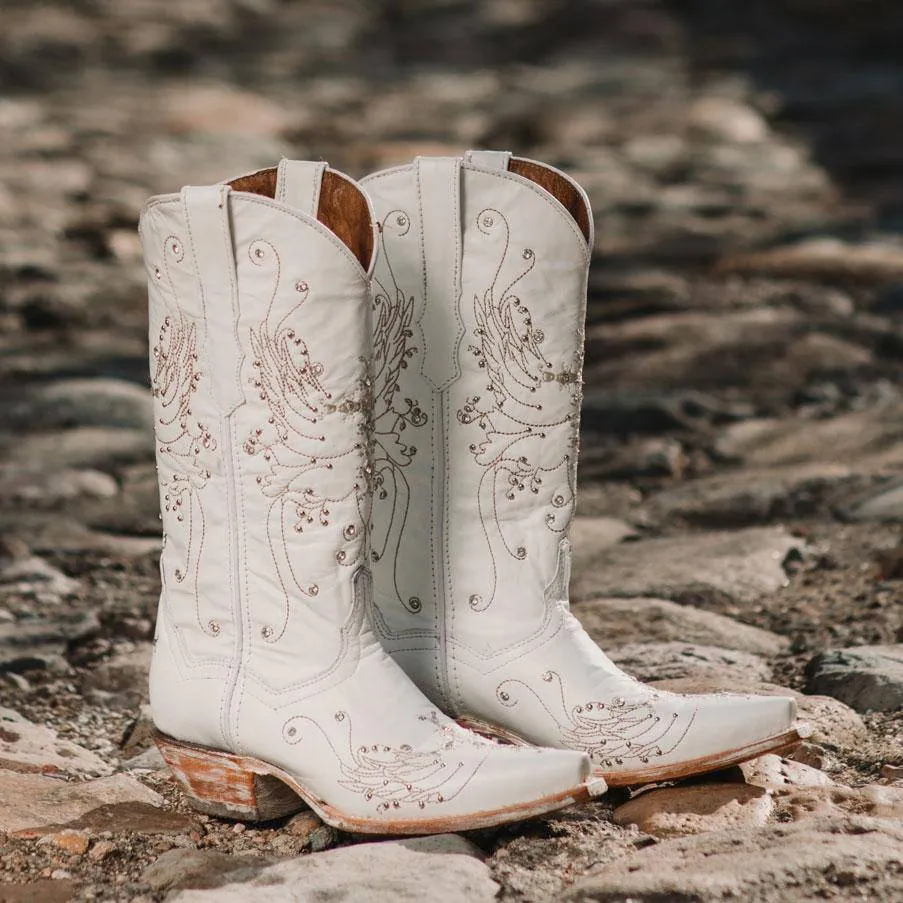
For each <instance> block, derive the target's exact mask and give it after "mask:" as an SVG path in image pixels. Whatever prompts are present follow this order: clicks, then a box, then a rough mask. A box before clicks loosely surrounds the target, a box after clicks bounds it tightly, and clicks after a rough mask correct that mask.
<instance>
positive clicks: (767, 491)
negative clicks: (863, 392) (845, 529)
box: [642, 462, 853, 527]
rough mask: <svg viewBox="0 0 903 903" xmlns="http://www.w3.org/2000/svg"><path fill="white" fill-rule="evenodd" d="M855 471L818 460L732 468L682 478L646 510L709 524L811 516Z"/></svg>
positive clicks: (658, 516)
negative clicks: (685, 478)
mask: <svg viewBox="0 0 903 903" xmlns="http://www.w3.org/2000/svg"><path fill="white" fill-rule="evenodd" d="M852 473H853V471H852V470H851V468H850V467H848V466H845V465H842V464H830V463H820V462H816V463H814V464H801V465H798V466H797V465H786V466H784V467H775V468H770V469H755V470H742V471H739V472H729V473H725V474H718V475H716V476H710V477H703V478H701V479H697V480H690V481H687V482H684V483H678V484H677V485H676V486H673V487H671V488H668V489H665V490H664V491H663V492H659V493H657V494H656V495H654V496H652V497H651V498H650V499H649V500H648V501H647V502H646V503H645V504H644V505H643V508H642V511H643V513H644V514H645V515H646V516H647V517H648V518H650V519H651V520H653V521H665V520H668V519H669V518H673V517H680V518H683V519H684V520H686V521H687V522H688V523H691V524H698V525H700V526H706V527H741V526H748V525H750V524H757V523H765V522H767V521H774V520H778V519H782V518H788V517H801V516H807V515H811V514H812V513H813V512H816V511H818V510H819V506H820V505H821V504H823V503H824V500H825V497H826V496H827V495H828V494H829V493H830V491H831V490H833V489H835V488H836V487H838V486H839V485H842V484H843V483H844V482H847V481H849V480H850V479H851V477H852Z"/></svg>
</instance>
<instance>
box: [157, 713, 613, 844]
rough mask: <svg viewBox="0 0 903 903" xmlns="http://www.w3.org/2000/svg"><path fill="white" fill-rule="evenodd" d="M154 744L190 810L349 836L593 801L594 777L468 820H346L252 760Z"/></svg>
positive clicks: (455, 827)
mask: <svg viewBox="0 0 903 903" xmlns="http://www.w3.org/2000/svg"><path fill="white" fill-rule="evenodd" d="M154 742H155V743H156V744H157V747H158V748H159V750H160V753H161V754H162V756H163V758H164V759H165V761H166V764H167V765H168V766H169V769H170V771H171V772H172V774H173V776H174V777H175V778H176V780H177V781H178V783H179V785H180V788H181V790H182V791H183V793H184V794H185V796H186V797H187V798H188V801H189V803H190V804H191V806H192V807H193V808H194V809H197V810H198V811H200V812H204V813H205V814H207V815H214V816H217V817H219V818H228V819H234V820H237V821H249V822H256V821H271V820H273V819H276V818H282V817H284V816H286V815H290V814H292V813H294V812H298V811H301V810H302V809H304V808H310V809H312V810H313V811H314V812H315V813H316V814H317V815H318V816H319V817H320V818H321V819H322V820H323V821H324V822H325V823H326V824H327V825H330V826H331V827H333V828H337V829H338V830H340V831H345V832H348V833H351V834H374V835H383V836H388V835H423V834H448V833H457V832H459V831H470V830H476V829H480V828H490V827H494V826H497V825H503V824H509V823H511V822H518V821H525V820H527V819H530V818H534V817H536V816H539V815H545V814H548V813H550V812H556V811H558V810H560V809H564V808H566V807H568V806H572V805H576V804H579V803H584V802H588V801H590V800H591V799H593V798H594V797H596V796H598V787H597V786H596V785H595V784H594V783H593V782H594V780H595V781H596V784H597V783H598V776H597V775H592V776H590V778H589V779H588V781H589V784H588V785H587V784H583V785H579V786H577V787H573V788H571V789H569V790H565V791H562V792H559V793H555V794H551V795H548V796H544V797H540V798H538V799H536V800H531V801H530V802H528V803H522V804H518V805H514V806H504V807H501V808H497V809H487V810H485V811H483V812H477V813H472V814H469V815H457V816H449V817H447V818H428V819H403V818H399V819H390V818H386V819H370V818H362V817H360V816H354V815H347V814H345V813H343V812H342V811H340V810H339V809H336V808H335V807H334V806H330V805H329V804H328V803H327V802H326V801H325V800H321V799H319V798H318V797H317V796H316V795H315V794H313V793H311V792H310V791H309V790H307V789H306V788H305V787H304V786H303V785H302V784H300V783H299V782H298V781H297V780H296V779H295V778H293V777H292V776H291V775H290V774H289V773H288V772H286V771H284V770H283V769H281V768H279V767H278V766H275V765H271V764H269V763H268V762H265V761H264V760H263V759H258V758H256V757H255V756H245V755H239V754H237V753H227V752H222V751H220V750H216V749H211V748H209V747H205V746H199V745H197V744H194V743H190V742H188V741H184V740H176V739H175V738H173V737H169V736H167V735H166V734H163V733H160V732H159V731H158V732H156V734H155V736H154Z"/></svg>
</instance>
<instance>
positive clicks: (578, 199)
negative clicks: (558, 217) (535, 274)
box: [361, 150, 595, 249]
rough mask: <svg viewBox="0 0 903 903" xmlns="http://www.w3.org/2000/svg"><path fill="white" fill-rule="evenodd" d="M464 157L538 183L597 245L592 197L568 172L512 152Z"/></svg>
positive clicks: (392, 170)
mask: <svg viewBox="0 0 903 903" xmlns="http://www.w3.org/2000/svg"><path fill="white" fill-rule="evenodd" d="M428 159H430V158H429V157H421V156H418V157H415V158H414V161H413V162H412V163H405V164H402V165H400V166H392V167H389V168H387V169H383V170H380V171H378V172H374V173H370V174H369V175H367V176H364V178H362V179H361V185H363V186H364V187H367V185H368V184H369V183H370V182H372V181H373V180H375V179H379V178H381V177H383V176H388V175H392V174H396V173H401V172H405V171H410V170H411V169H414V168H416V167H417V165H418V161H420V160H428ZM460 160H461V164H462V166H464V167H465V168H467V169H473V170H480V171H483V172H496V173H504V174H505V176H504V177H505V178H511V177H515V178H518V179H521V180H523V182H524V183H527V184H530V185H531V186H536V185H538V186H539V187H540V188H541V189H542V190H543V192H544V193H545V194H548V195H550V196H551V197H552V198H554V199H555V201H557V203H558V205H560V207H561V208H563V212H566V213H567V214H568V216H569V218H570V219H571V220H573V222H574V223H576V225H577V227H578V228H579V230H580V233H581V234H582V236H583V238H584V240H585V241H586V243H587V246H588V247H589V248H590V249H591V248H592V247H593V242H594V240H595V236H594V225H593V216H592V207H591V205H590V200H589V197H588V195H587V193H586V191H585V190H584V189H583V187H582V186H581V185H580V184H578V183H577V182H576V181H575V180H574V179H573V178H571V176H569V175H568V174H567V173H565V172H562V171H561V170H560V169H556V168H555V167H554V166H550V165H549V164H548V163H543V162H540V161H539V160H532V159H530V158H528V157H516V156H513V155H512V154H511V153H510V152H509V151H476V150H469V151H467V152H466V153H465V154H463V156H462V157H461V158H460Z"/></svg>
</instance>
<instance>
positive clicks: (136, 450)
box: [0, 426, 154, 471]
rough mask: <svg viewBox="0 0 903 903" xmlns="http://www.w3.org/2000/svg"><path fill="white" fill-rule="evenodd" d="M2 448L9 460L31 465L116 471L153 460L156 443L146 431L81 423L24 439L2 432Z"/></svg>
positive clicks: (0, 445) (0, 446)
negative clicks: (118, 468)
mask: <svg viewBox="0 0 903 903" xmlns="http://www.w3.org/2000/svg"><path fill="white" fill-rule="evenodd" d="M0 451H2V452H5V454H6V455H7V456H8V458H9V460H11V461H14V462H16V463H17V464H28V465H29V466H30V467H45V468H47V469H48V470H52V469H55V468H60V467H62V468H76V469H79V468H81V469H84V468H87V469H96V470H101V471H107V470H113V469H115V468H117V467H120V466H123V465H126V464H137V463H141V462H144V461H150V460H151V459H152V458H153V456H154V443H153V440H152V438H151V437H150V434H149V433H148V432H147V431H145V430H136V429H126V428H122V429H119V428H117V427H110V426H79V427H74V428H72V429H67V430H56V431H48V432H46V433H35V434H29V435H27V436H26V437H25V438H13V437H12V436H10V435H9V434H6V437H5V438H4V436H3V435H2V434H0Z"/></svg>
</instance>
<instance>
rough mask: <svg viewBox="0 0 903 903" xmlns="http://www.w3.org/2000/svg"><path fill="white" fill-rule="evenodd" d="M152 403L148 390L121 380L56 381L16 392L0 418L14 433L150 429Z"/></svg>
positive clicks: (152, 420)
mask: <svg viewBox="0 0 903 903" xmlns="http://www.w3.org/2000/svg"><path fill="white" fill-rule="evenodd" d="M153 402H154V400H153V397H152V396H151V393H150V391H149V390H148V389H146V388H144V387H143V386H139V385H137V384H135V383H132V382H127V381H125V380H122V379H60V380H56V381H54V382H50V383H47V384H45V385H43V386H37V387H35V388H32V389H29V390H28V391H26V392H24V393H19V395H18V398H17V399H16V400H15V401H11V402H9V403H8V404H7V406H6V407H5V408H4V409H3V414H2V415H0V425H2V426H4V427H6V428H8V429H14V430H46V429H65V428H67V427H74V426H98V427H117V428H123V429H139V430H140V429H143V430H148V431H150V430H152V429H153V422H154V403H153Z"/></svg>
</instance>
